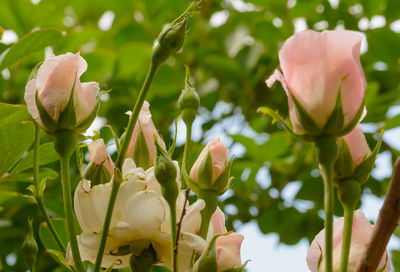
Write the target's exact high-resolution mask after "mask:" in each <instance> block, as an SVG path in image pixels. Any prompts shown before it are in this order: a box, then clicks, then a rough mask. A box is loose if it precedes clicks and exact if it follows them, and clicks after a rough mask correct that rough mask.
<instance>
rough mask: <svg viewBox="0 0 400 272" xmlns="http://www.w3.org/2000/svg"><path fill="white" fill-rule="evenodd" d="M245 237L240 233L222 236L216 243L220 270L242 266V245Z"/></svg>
mask: <svg viewBox="0 0 400 272" xmlns="http://www.w3.org/2000/svg"><path fill="white" fill-rule="evenodd" d="M243 239H244V237H243V235H241V234H238V233H235V232H233V233H231V234H229V235H227V236H220V237H218V238H217V241H216V243H215V249H216V254H217V264H218V270H217V271H218V272H221V271H225V270H228V269H230V268H238V267H241V266H242V260H241V258H240V247H241V245H242V241H243Z"/></svg>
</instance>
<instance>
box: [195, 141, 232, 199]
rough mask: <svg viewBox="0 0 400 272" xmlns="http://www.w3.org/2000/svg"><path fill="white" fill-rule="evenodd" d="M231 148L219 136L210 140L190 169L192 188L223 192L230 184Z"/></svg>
mask: <svg viewBox="0 0 400 272" xmlns="http://www.w3.org/2000/svg"><path fill="white" fill-rule="evenodd" d="M228 154H229V150H227V149H226V147H225V144H224V143H223V142H221V140H220V139H219V138H216V139H214V140H212V141H210V142H209V143H208V144H207V146H206V147H205V148H204V149H203V151H201V153H200V155H199V157H198V158H197V160H196V162H195V163H194V164H193V167H192V169H191V170H190V179H191V180H192V182H190V183H191V184H189V185H192V187H194V188H191V189H192V190H193V191H194V192H196V191H199V190H211V191H214V192H215V193H217V194H218V195H221V194H223V193H224V192H225V191H226V190H227V189H228V188H229V184H230V176H229V174H230V167H231V164H232V159H231V160H229V161H228Z"/></svg>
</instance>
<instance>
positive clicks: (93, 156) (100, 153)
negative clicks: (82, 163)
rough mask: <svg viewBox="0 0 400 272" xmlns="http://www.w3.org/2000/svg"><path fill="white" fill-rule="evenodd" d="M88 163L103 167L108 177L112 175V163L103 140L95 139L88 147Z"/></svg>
mask: <svg viewBox="0 0 400 272" xmlns="http://www.w3.org/2000/svg"><path fill="white" fill-rule="evenodd" d="M88 149H89V161H91V162H93V163H94V164H95V165H96V166H97V165H101V164H102V165H104V166H105V167H106V168H107V170H108V172H109V173H110V175H113V174H114V163H113V161H112V159H111V157H110V155H109V154H108V152H107V149H106V146H105V144H104V141H103V139H97V140H96V141H94V142H91V143H90V144H89V146H88Z"/></svg>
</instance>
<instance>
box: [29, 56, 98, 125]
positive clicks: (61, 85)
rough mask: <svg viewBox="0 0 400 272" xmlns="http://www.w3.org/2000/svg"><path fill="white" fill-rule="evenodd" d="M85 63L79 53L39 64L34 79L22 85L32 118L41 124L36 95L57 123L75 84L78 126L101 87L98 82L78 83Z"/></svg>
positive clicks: (93, 102)
mask: <svg viewBox="0 0 400 272" xmlns="http://www.w3.org/2000/svg"><path fill="white" fill-rule="evenodd" d="M86 69H87V63H86V61H85V60H84V59H83V58H82V57H81V56H80V54H79V53H76V54H72V53H66V54H63V55H59V56H53V57H50V58H48V59H46V60H45V61H44V62H43V64H42V65H41V66H40V68H39V70H38V73H37V77H36V79H31V80H30V81H29V82H28V83H27V85H26V87H25V96H24V98H25V102H26V104H27V106H28V111H29V113H30V114H31V115H32V117H33V118H34V119H35V120H36V122H38V124H40V125H41V126H42V127H44V126H43V123H42V121H41V120H40V116H39V112H38V109H37V107H36V102H35V94H36V92H38V96H39V99H40V101H41V103H42V104H43V106H44V108H45V109H46V111H47V113H48V114H49V116H50V117H51V118H52V119H53V120H54V121H55V122H56V123H57V121H58V118H59V117H60V113H61V112H62V111H63V110H64V109H65V107H66V106H67V104H68V101H69V99H70V95H71V90H72V87H73V86H74V79H76V80H75V90H74V103H75V111H76V112H75V116H76V123H77V125H78V124H79V123H80V122H82V121H83V120H85V119H86V118H87V117H88V116H89V114H90V113H91V112H92V111H93V109H94V106H95V105H96V100H97V94H98V92H99V90H100V88H99V84H98V83H97V82H85V83H81V82H80V80H79V78H80V76H81V75H82V74H83V73H84V72H85V71H86Z"/></svg>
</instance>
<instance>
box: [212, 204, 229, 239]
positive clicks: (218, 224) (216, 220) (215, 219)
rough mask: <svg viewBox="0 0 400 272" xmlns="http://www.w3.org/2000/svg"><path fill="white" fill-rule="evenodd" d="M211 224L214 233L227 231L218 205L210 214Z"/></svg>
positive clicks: (223, 216) (222, 213)
mask: <svg viewBox="0 0 400 272" xmlns="http://www.w3.org/2000/svg"><path fill="white" fill-rule="evenodd" d="M211 224H212V226H213V230H214V234H219V233H225V232H227V230H226V227H225V215H224V212H223V211H222V210H221V209H220V208H219V207H217V209H216V210H215V212H214V213H213V215H212V216H211Z"/></svg>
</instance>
